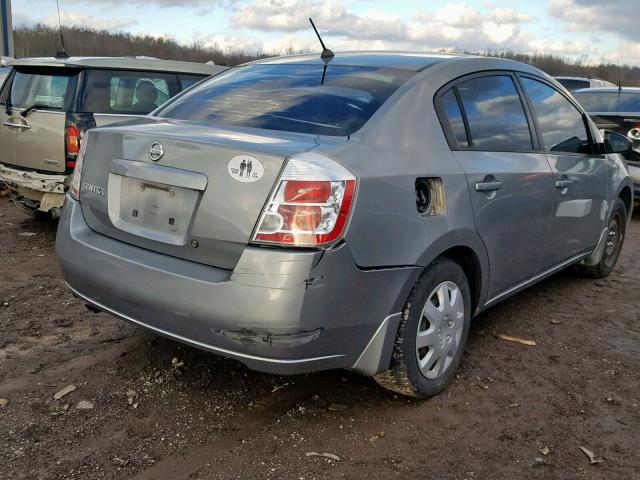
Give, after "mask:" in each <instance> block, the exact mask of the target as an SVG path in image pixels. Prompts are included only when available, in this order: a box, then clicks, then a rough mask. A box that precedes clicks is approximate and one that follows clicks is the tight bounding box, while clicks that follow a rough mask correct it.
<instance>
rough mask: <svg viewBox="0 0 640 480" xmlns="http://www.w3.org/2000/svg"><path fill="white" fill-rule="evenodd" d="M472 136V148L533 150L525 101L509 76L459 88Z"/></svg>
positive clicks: (477, 80) (470, 83) (486, 78)
mask: <svg viewBox="0 0 640 480" xmlns="http://www.w3.org/2000/svg"><path fill="white" fill-rule="evenodd" d="M456 89H457V90H458V94H459V96H460V100H461V101H462V105H463V108H464V113H465V115H466V117H467V123H468V125H469V133H470V135H471V138H470V141H471V145H470V146H471V148H473V149H475V150H490V151H518V150H524V151H528V150H531V149H532V148H533V144H532V140H531V132H530V130H529V123H528V121H527V116H526V114H525V112H524V107H523V106H522V101H521V99H520V96H519V94H518V91H517V90H516V86H515V84H514V83H513V79H512V77H510V76H507V75H494V76H489V77H479V78H473V79H471V80H467V81H465V82H462V83H460V84H458V85H457V86H456Z"/></svg>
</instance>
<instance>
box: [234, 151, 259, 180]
mask: <svg viewBox="0 0 640 480" xmlns="http://www.w3.org/2000/svg"><path fill="white" fill-rule="evenodd" d="M228 172H229V175H231V178H233V179H234V180H237V181H239V182H244V183H247V182H255V181H256V180H260V179H261V178H262V175H263V174H264V167H263V166H262V163H260V161H259V160H258V159H257V158H254V157H251V156H249V155H237V156H235V157H233V158H232V159H231V160H229V165H228Z"/></svg>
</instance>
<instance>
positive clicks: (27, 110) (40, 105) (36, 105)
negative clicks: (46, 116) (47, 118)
mask: <svg viewBox="0 0 640 480" xmlns="http://www.w3.org/2000/svg"><path fill="white" fill-rule="evenodd" d="M34 110H62V108H60V107H54V106H53V105H46V104H44V103H34V104H33V105H31V106H29V107H27V108H25V109H24V110H23V111H22V112H20V115H22V116H23V117H26V116H27V115H29V114H30V113H31V112H33V111H34Z"/></svg>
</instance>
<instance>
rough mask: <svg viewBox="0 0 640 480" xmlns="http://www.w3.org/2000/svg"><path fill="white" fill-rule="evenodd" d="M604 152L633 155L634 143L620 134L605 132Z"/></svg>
mask: <svg viewBox="0 0 640 480" xmlns="http://www.w3.org/2000/svg"><path fill="white" fill-rule="evenodd" d="M604 151H605V153H631V152H632V151H633V141H632V140H631V139H629V138H627V137H625V136H624V135H621V134H619V133H616V132H610V131H608V130H605V132H604Z"/></svg>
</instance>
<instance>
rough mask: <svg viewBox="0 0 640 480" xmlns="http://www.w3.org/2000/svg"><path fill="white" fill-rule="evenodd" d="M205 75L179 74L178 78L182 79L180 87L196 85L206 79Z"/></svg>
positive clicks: (183, 88)
mask: <svg viewBox="0 0 640 480" xmlns="http://www.w3.org/2000/svg"><path fill="white" fill-rule="evenodd" d="M205 78H207V77H205V76H203V75H178V80H179V81H180V89H181V90H186V89H187V88H189V87H192V86H194V85H195V84H196V83H198V82H199V81H201V80H204V79H205Z"/></svg>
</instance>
